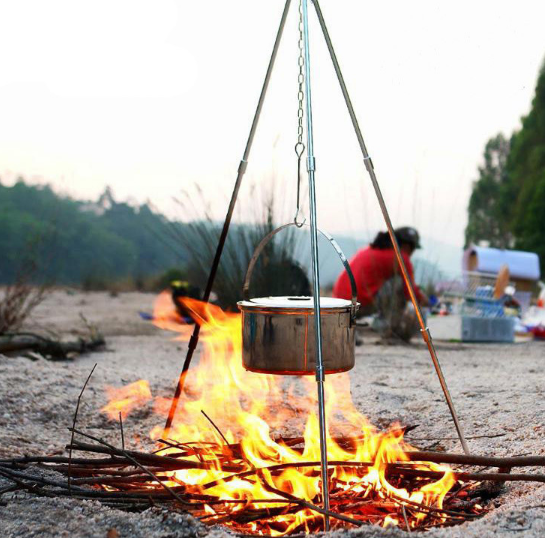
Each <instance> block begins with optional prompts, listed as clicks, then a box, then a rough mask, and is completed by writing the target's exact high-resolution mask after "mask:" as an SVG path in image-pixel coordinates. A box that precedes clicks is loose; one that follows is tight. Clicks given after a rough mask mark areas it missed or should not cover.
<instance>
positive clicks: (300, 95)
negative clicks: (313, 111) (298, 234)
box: [293, 0, 306, 228]
mask: <svg viewBox="0 0 545 538" xmlns="http://www.w3.org/2000/svg"><path fill="white" fill-rule="evenodd" d="M303 31H304V27H303V2H302V0H300V1H299V40H298V42H297V45H298V47H299V58H298V60H297V63H298V65H299V75H298V76H297V82H298V84H299V89H298V92H297V99H298V101H299V108H298V109H297V143H296V144H295V154H296V155H297V210H296V212H295V217H294V219H293V221H294V222H295V224H296V226H298V227H299V228H300V227H301V226H303V224H304V223H305V221H306V219H303V221H302V222H299V221H298V220H297V219H298V218H299V214H300V212H301V211H300V209H299V203H300V192H301V159H302V157H303V153H304V152H305V144H303V134H304V130H303V118H304V108H303V103H304V100H305V91H304V84H305V73H304V67H305V56H304V35H303Z"/></svg>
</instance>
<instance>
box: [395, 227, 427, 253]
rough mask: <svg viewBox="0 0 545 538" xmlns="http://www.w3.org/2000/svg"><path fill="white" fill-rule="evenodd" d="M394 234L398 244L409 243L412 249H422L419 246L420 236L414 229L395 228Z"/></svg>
mask: <svg viewBox="0 0 545 538" xmlns="http://www.w3.org/2000/svg"><path fill="white" fill-rule="evenodd" d="M394 233H395V236H396V238H397V240H398V242H399V243H409V244H410V245H412V246H413V247H414V248H422V246H421V245H420V235H419V234H418V232H417V231H416V229H415V228H411V227H410V226H403V227H402V228H396V230H395V231H394Z"/></svg>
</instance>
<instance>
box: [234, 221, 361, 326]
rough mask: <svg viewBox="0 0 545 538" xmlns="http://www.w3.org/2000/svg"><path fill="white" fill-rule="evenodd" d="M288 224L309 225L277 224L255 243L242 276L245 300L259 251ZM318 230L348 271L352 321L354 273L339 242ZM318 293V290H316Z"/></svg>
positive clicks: (355, 294)
mask: <svg viewBox="0 0 545 538" xmlns="http://www.w3.org/2000/svg"><path fill="white" fill-rule="evenodd" d="M290 226H295V227H296V228H301V227H302V226H306V227H309V225H308V224H303V225H302V226H301V225H300V224H299V225H298V224H297V223H295V222H289V223H288V224H283V225H282V226H279V227H278V228H276V229H275V230H272V231H271V232H269V233H268V234H267V235H266V236H265V237H264V238H263V239H262V240H261V241H260V242H259V244H258V245H257V247H256V249H255V251H254V254H253V256H252V258H251V260H250V263H249V264H248V270H247V271H246V277H245V278H244V285H243V287H242V297H243V299H244V300H245V301H249V300H250V298H249V290H250V281H251V279H252V273H253V272H254V268H255V264H256V263H257V259H258V258H259V256H260V255H261V252H262V251H263V249H264V248H265V246H266V245H267V243H269V241H270V240H271V239H272V238H273V237H274V236H275V235H276V234H277V233H278V232H281V231H282V230H284V229H285V228H289V227H290ZM318 231H319V232H320V233H321V234H322V235H323V236H324V237H325V238H326V239H327V240H328V241H329V242H330V243H331V246H332V247H333V248H334V249H335V252H337V254H338V256H339V258H340V259H341V262H342V264H343V265H344V269H345V271H346V272H347V273H348V278H349V280H350V288H351V290H352V306H351V319H352V321H354V320H355V319H356V312H357V311H358V308H359V305H358V289H357V287H356V280H355V278H354V274H353V273H352V269H350V264H349V263H348V260H347V259H346V256H345V255H344V253H343V251H342V250H341V247H340V246H339V243H337V241H335V239H333V237H331V236H330V235H329V234H328V233H327V232H324V231H323V230H320V229H318ZM318 293H320V292H319V290H318Z"/></svg>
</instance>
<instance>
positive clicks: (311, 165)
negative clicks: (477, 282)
mask: <svg viewBox="0 0 545 538" xmlns="http://www.w3.org/2000/svg"><path fill="white" fill-rule="evenodd" d="M311 1H312V3H313V5H314V8H315V10H316V14H317V16H318V20H319V23H320V27H321V30H322V33H323V35H324V38H325V41H326V44H327V47H328V50H329V54H330V56H331V60H332V61H333V66H334V68H335V72H336V74H337V79H338V81H339V84H340V87H341V91H342V94H343V97H344V100H345V103H346V106H347V108H348V112H349V114H350V118H351V120H352V125H353V127H354V130H355V133H356V136H357V139H358V142H359V145H360V149H361V152H362V155H363V160H364V164H365V167H366V169H367V171H368V173H369V176H370V179H371V182H372V184H373V188H374V190H375V194H376V196H377V199H378V203H379V205H380V209H381V211H382V215H383V217H384V221H385V224H386V227H387V229H388V233H389V235H390V238H391V241H392V244H393V247H394V251H395V255H396V259H397V261H398V263H399V267H400V270H401V274H402V276H403V279H404V281H405V284H406V286H407V288H408V290H409V295H410V298H411V301H412V303H413V306H414V309H415V312H416V315H417V318H418V322H419V324H420V331H421V334H422V338H423V339H424V341H425V342H426V345H427V347H428V350H429V353H430V357H431V359H432V362H433V365H434V368H435V371H436V373H437V376H438V378H439V382H440V384H441V388H442V390H443V394H444V396H445V399H446V402H447V405H448V408H449V411H450V414H451V416H452V420H453V421H454V425H455V427H456V431H457V434H458V437H459V439H460V442H461V444H462V448H463V450H464V452H465V453H466V454H468V453H469V449H468V446H467V443H466V440H465V438H464V434H463V430H462V427H461V425H460V422H459V420H458V416H457V413H456V410H455V408H454V403H453V401H452V398H451V396H450V392H449V390H448V386H447V383H446V381H445V378H444V376H443V372H442V370H441V365H440V363H439V359H438V357H437V353H436V351H435V346H434V344H433V341H432V337H431V334H430V331H429V329H428V327H426V324H425V321H424V317H423V315H422V311H421V309H420V306H419V304H418V301H417V298H416V293H415V290H414V287H413V285H412V282H411V279H410V278H409V274H408V271H407V268H406V266H405V262H404V260H403V257H402V255H401V250H400V248H399V244H398V242H397V239H396V236H395V234H394V228H393V225H392V222H391V220H390V216H389V213H388V210H387V208H386V204H385V202H384V198H383V196H382V193H381V190H380V187H379V184H378V180H377V177H376V174H375V170H374V166H373V163H372V161H371V157H370V155H369V153H368V151H367V148H366V146H365V142H364V140H363V135H362V133H361V130H360V127H359V124H358V120H357V118H356V114H355V112H354V108H353V106H352V102H351V100H350V96H349V94H348V90H347V88H346V84H345V82H344V78H343V75H342V72H341V69H340V66H339V62H338V60H337V56H336V54H335V51H334V48H333V44H332V42H331V38H330V36H329V32H328V29H327V26H326V24H325V20H324V17H323V14H322V10H321V8H320V4H319V1H318V0H311ZM301 2H302V12H303V13H302V14H303V39H304V57H305V90H306V119H307V170H308V180H309V208H310V229H311V259H312V277H313V288H314V314H315V315H314V320H315V327H316V350H317V357H316V381H317V388H318V405H319V409H318V411H319V424H320V451H321V477H322V494H323V504H324V508H325V509H326V510H329V492H328V474H327V469H328V462H327V446H326V432H327V428H326V417H325V402H324V399H325V398H324V380H325V375H324V367H323V358H322V337H321V320H320V276H319V270H318V242H317V218H316V187H315V171H316V166H315V158H314V149H313V148H314V146H313V125H312V99H311V86H310V46H309V28H308V0H301ZM290 5H291V0H286V3H285V6H284V10H283V13H282V17H281V20H280V26H279V28H278V31H277V34H276V39H275V43H274V47H273V51H272V54H271V58H270V60H269V65H268V68H267V72H266V75H265V80H264V83H263V87H262V90H261V94H260V96H259V100H258V105H257V109H256V112H255V115H254V118H253V122H252V126H251V128H250V134H249V137H248V140H247V143H246V147H245V150H244V154H243V157H242V160H241V162H240V165H239V168H238V173H237V178H236V181H235V186H234V189H233V194H232V196H231V201H230V203H229V208H228V210H227V215H226V217H225V222H224V225H223V229H222V232H221V235H220V238H219V242H218V246H217V249H216V254H215V257H214V261H213V263H212V267H211V269H210V274H209V277H208V281H207V284H206V288H205V291H204V296H203V300H204V301H205V302H207V301H208V300H209V299H210V293H211V291H212V287H213V284H214V280H215V277H216V273H217V269H218V266H219V262H220V259H221V255H222V252H223V247H224V245H225V240H226V238H227V234H228V231H229V226H230V223H231V219H232V215H233V211H234V208H235V204H236V201H237V197H238V192H239V190H240V185H241V183H242V178H243V176H244V173H245V171H246V168H247V165H248V158H249V155H250V150H251V147H252V143H253V139H254V135H255V132H256V129H257V125H258V123H259V118H260V115H261V110H262V108H263V104H264V101H265V96H266V93H267V88H268V86H269V81H270V77H271V74H272V71H273V68H274V64H275V60H276V56H277V52H278V49H279V45H280V41H281V38H282V35H283V32H284V27H285V23H286V19H287V15H288V12H289V8H290ZM296 218H297V216H296ZM199 332H200V325H198V324H196V325H195V328H194V331H193V334H192V336H191V339H190V341H189V347H188V351H187V355H186V358H185V361H184V365H183V368H182V372H181V374H180V378H179V380H178V384H177V386H176V391H175V393H174V397H173V400H172V404H171V408H170V411H169V415H168V418H167V421H166V424H165V429H164V432H163V438H167V437H168V435H169V432H170V428H171V426H172V422H173V420H174V417H175V414H176V409H177V406H178V402H179V399H180V396H181V394H182V391H183V388H184V383H185V379H186V376H187V372H188V370H189V366H190V364H191V360H192V357H193V354H194V351H195V348H196V346H197V343H198V340H199ZM325 528H326V530H328V529H329V519H328V517H327V516H326V518H325Z"/></svg>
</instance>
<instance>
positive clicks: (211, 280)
mask: <svg viewBox="0 0 545 538" xmlns="http://www.w3.org/2000/svg"><path fill="white" fill-rule="evenodd" d="M290 5H291V0H286V4H285V5H284V11H283V12H282V18H281V20H280V26H279V28H278V32H277V34H276V40H275V42H274V46H273V51H272V54H271V59H270V60H269V65H268V67H267V73H266V75H265V80H264V82H263V87H262V89H261V94H260V96H259V101H258V103H257V109H256V111H255V114H254V119H253V121H252V126H251V128H250V134H249V136H248V141H247V142H246V148H245V149H244V155H243V157H242V160H241V161H240V165H239V167H238V173H237V179H236V181H235V186H234V188H233V194H232V195H231V201H230V202H229V208H228V209H227V215H226V216H225V222H224V223H223V229H222V231H221V235H220V238H219V241H218V246H217V248H216V254H215V256H214V261H213V262H212V267H211V268H210V274H209V276H208V281H207V283H206V288H205V290H204V296H203V301H204V302H208V300H209V299H210V294H211V292H212V286H213V285H214V280H215V278H216V273H217V271H218V266H219V263H220V259H221V255H222V252H223V247H224V245H225V240H226V239H227V233H228V232H229V226H230V225H231V219H232V217H233V211H234V209H235V204H236V201H237V198H238V192H239V190H240V185H241V183H242V177H243V176H244V172H246V168H247V166H248V157H249V155H250V150H251V149H252V144H253V141H254V136H255V132H256V129H257V125H258V123H259V117H260V115H261V110H262V108H263V103H264V102H265V95H266V94H267V89H268V87H269V81H270V79H271V74H272V71H273V68H274V63H275V60H276V55H277V53H278V48H279V46H280V41H281V39H282V34H283V33H284V27H285V25H286V19H287V16H288V12H289V9H290ZM200 329H201V326H200V325H199V324H195V329H194V330H193V334H192V335H191V338H190V340H189V346H188V349H187V355H186V357H185V361H184V364H183V367H182V372H181V373H180V377H179V379H178V384H177V385H176V391H175V392H174V397H173V398H172V403H171V406H170V411H169V412H168V418H167V421H166V424H165V428H164V430H163V439H166V438H168V436H169V433H170V428H171V427H172V422H173V421H174V417H175V415H176V409H177V407H178V402H179V400H180V396H181V394H182V391H183V388H184V384H185V378H186V376H187V372H188V370H189V366H190V364H191V360H192V358H193V353H194V352H195V348H196V347H197V344H198V343H199V333H200Z"/></svg>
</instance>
